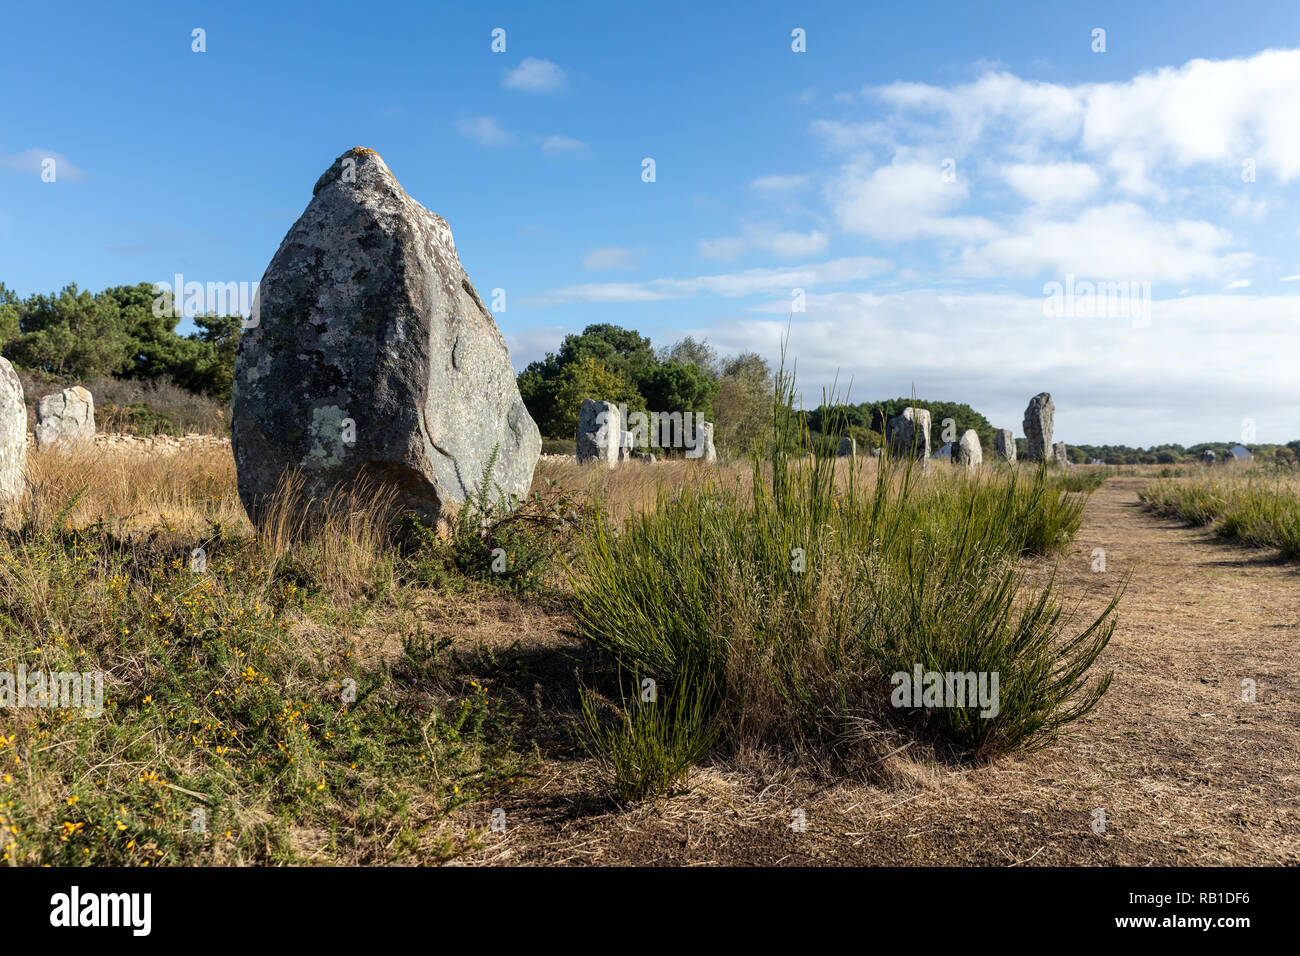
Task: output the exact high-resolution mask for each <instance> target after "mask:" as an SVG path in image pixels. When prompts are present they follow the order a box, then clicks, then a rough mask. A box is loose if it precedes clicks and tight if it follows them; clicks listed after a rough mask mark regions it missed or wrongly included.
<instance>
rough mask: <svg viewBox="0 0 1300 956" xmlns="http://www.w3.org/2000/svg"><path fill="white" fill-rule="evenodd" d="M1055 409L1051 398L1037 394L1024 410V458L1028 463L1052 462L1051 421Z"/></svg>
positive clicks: (1041, 393) (1045, 394) (1040, 393)
mask: <svg viewBox="0 0 1300 956" xmlns="http://www.w3.org/2000/svg"><path fill="white" fill-rule="evenodd" d="M1055 413H1056V407H1055V406H1054V405H1053V404H1052V396H1051V395H1050V394H1048V393H1047V392H1039V393H1038V394H1037V395H1035V396H1034V397H1033V398H1031V399H1030V400H1029V406H1028V407H1027V408H1026V409H1025V422H1024V425H1025V457H1026V458H1028V459H1029V460H1030V461H1038V460H1039V459H1046V460H1047V461H1051V460H1052V419H1053V416H1054V415H1055Z"/></svg>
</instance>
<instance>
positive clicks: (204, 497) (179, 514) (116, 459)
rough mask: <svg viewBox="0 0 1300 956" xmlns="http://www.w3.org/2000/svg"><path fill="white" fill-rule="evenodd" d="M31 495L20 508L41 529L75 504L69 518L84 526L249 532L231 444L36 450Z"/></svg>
mask: <svg viewBox="0 0 1300 956" xmlns="http://www.w3.org/2000/svg"><path fill="white" fill-rule="evenodd" d="M27 474H28V481H29V486H30V494H29V495H28V496H27V498H26V499H25V501H24V502H23V504H22V506H21V507H20V508H19V509H18V510H17V517H18V519H19V520H20V521H22V522H25V523H28V524H30V525H31V526H33V527H36V528H41V529H44V528H47V527H48V526H49V523H50V522H51V521H52V520H53V519H54V516H55V515H58V514H59V513H60V512H62V511H63V510H64V509H65V508H67V507H68V505H69V504H70V503H72V509H71V511H69V512H68V513H67V514H66V516H65V517H66V520H67V521H69V522H70V523H71V524H73V525H74V526H77V527H80V526H84V525H86V524H90V523H91V522H95V521H103V522H105V523H106V524H108V525H109V526H110V527H112V528H113V529H114V530H115V531H122V532H125V531H132V530H134V531H147V530H150V529H155V528H166V529H169V530H171V531H175V532H177V533H179V534H182V535H184V534H189V535H191V536H193V535H197V534H201V533H204V532H206V531H207V529H208V528H209V527H210V526H211V525H213V524H217V525H220V526H221V527H223V528H229V529H231V530H232V531H236V532H240V533H247V532H249V531H251V529H252V526H251V525H250V524H249V521H248V518H247V516H246V515H245V514H244V509H243V506H242V505H241V504H240V503H239V494H238V492H237V490H236V485H235V460H234V458H233V456H232V455H231V453H230V450H229V448H212V447H210V446H203V445H199V446H195V447H194V448H193V449H187V450H186V451H184V452H182V453H179V454H170V455H169V454H162V453H157V454H141V453H139V452H138V451H135V450H128V449H119V448H114V447H112V446H106V447H105V446H84V447H80V448H70V449H66V450H65V449H59V450H49V449H46V450H42V451H32V452H31V453H30V454H29V455H28V456H27Z"/></svg>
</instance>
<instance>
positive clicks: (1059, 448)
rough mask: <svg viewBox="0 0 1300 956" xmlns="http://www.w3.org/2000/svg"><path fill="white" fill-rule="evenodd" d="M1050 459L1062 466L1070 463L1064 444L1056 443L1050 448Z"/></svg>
mask: <svg viewBox="0 0 1300 956" xmlns="http://www.w3.org/2000/svg"><path fill="white" fill-rule="evenodd" d="M1052 457H1053V458H1054V459H1056V460H1057V461H1059V462H1060V463H1061V464H1062V465H1068V464H1069V463H1070V453H1069V452H1068V451H1066V448H1065V442H1063V441H1058V442H1057V443H1056V444H1054V445H1053V446H1052Z"/></svg>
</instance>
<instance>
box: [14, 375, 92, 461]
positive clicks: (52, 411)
mask: <svg viewBox="0 0 1300 956" xmlns="http://www.w3.org/2000/svg"><path fill="white" fill-rule="evenodd" d="M24 430H26V429H24ZM94 440H95V399H94V398H93V397H91V394H90V392H88V391H86V390H85V389H84V388H82V387H81V386H80V385H74V386H72V388H65V389H64V390H63V391H61V392H55V393H54V394H52V395H46V396H45V397H44V398H42V399H41V400H40V401H39V402H37V403H36V447H37V448H49V447H51V446H53V445H64V446H72V445H82V444H88V443H90V442H93V441H94Z"/></svg>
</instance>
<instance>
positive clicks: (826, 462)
mask: <svg viewBox="0 0 1300 956" xmlns="http://www.w3.org/2000/svg"><path fill="white" fill-rule="evenodd" d="M775 384H776V388H775V395H776V398H775V406H774V412H775V414H774V416H773V422H774V425H773V427H774V435H773V439H774V440H773V442H772V445H771V447H772V452H771V457H770V459H769V460H767V461H758V460H756V461H755V462H754V464H753V481H752V483H751V484H750V485H749V487H747V488H744V487H742V486H741V485H740V483H739V482H735V483H728V482H726V481H725V480H723V479H722V478H721V477H720V476H719V474H718V473H711V475H710V476H709V477H704V478H702V479H701V480H700V481H698V482H692V483H688V484H686V485H685V486H682V487H677V488H663V489H661V490H660V492H659V494H658V498H657V503H656V507H655V508H654V510H652V511H648V512H644V513H640V514H638V515H635V516H633V517H632V518H631V519H629V520H628V521H627V522H626V523H625V525H624V526H623V528H622V529H621V530H616V529H615V528H613V527H612V526H610V525H609V524H608V523H607V522H605V521H603V520H600V519H597V520H596V522H595V523H594V526H593V528H592V531H591V534H590V535H588V536H587V537H586V539H585V541H584V543H583V545H582V546H581V548H580V550H579V553H578V555H577V557H576V559H575V561H574V564H573V588H574V597H575V600H574V608H575V615H576V618H577V622H578V627H579V632H580V633H581V634H582V636H583V637H585V638H586V639H587V640H589V641H591V642H592V643H593V644H594V645H596V646H597V647H598V648H600V649H602V650H603V651H605V652H607V653H608V654H609V655H610V656H611V657H612V658H613V659H614V660H615V661H616V662H617V663H618V664H619V666H620V667H621V668H622V669H624V670H625V671H626V672H627V673H629V674H633V675H638V676H649V677H651V678H652V679H654V680H655V681H657V682H658V683H659V685H660V686H661V687H665V688H668V689H669V691H670V693H680V694H684V695H686V696H687V697H688V698H693V697H694V695H695V693H696V691H695V688H694V686H693V681H694V680H695V678H693V677H689V676H687V675H707V680H708V683H709V686H710V687H711V688H712V691H711V693H710V701H709V708H710V711H711V713H712V715H713V721H714V722H715V724H716V725H717V726H720V727H725V734H724V736H723V738H722V739H723V742H725V743H728V744H730V745H732V746H735V747H740V746H747V745H754V744H765V743H772V744H778V745H793V746H794V747H796V748H800V749H802V748H803V747H805V746H809V745H817V744H822V745H825V744H831V743H833V742H835V741H837V740H843V739H844V738H845V731H846V727H848V726H849V725H850V724H851V723H852V722H853V721H855V720H857V719H860V718H863V717H865V718H867V719H868V720H872V721H880V722H884V723H887V724H888V725H892V726H893V727H896V728H903V729H906V730H908V731H910V732H914V733H916V734H917V735H918V736H923V737H927V738H930V739H933V740H936V741H937V742H940V743H944V744H948V745H951V746H952V747H954V748H956V749H958V750H960V751H963V752H967V753H970V754H975V755H979V756H992V755H995V754H997V753H1000V752H1005V751H1009V750H1015V749H1030V748H1034V747H1038V746H1041V745H1043V744H1045V743H1046V742H1048V741H1050V740H1051V739H1052V738H1053V736H1054V735H1055V734H1056V732H1057V731H1058V730H1059V729H1060V728H1061V727H1062V726H1063V725H1064V724H1066V723H1068V722H1069V721H1071V720H1074V719H1077V718H1078V717H1080V716H1082V715H1084V714H1086V713H1087V712H1088V711H1090V710H1091V709H1092V708H1093V707H1095V706H1096V704H1097V703H1098V702H1099V700H1100V699H1101V696H1102V695H1103V694H1104V693H1105V690H1106V688H1107V686H1108V685H1109V680H1110V678H1109V676H1104V677H1101V678H1100V679H1097V680H1090V679H1089V676H1088V673H1089V669H1090V667H1091V666H1092V664H1093V662H1094V661H1095V660H1096V658H1097V656H1098V654H1100V652H1101V651H1102V649H1103V648H1104V647H1105V646H1106V643H1107V642H1108V641H1109V639H1110V637H1111V634H1112V633H1113V632H1114V628H1115V610H1116V606H1117V602H1118V596H1117V597H1116V598H1115V600H1114V601H1112V602H1111V604H1110V605H1109V606H1108V607H1107V608H1106V609H1105V610H1104V611H1103V612H1102V613H1101V614H1100V615H1099V616H1098V617H1097V618H1096V619H1095V620H1093V621H1091V622H1090V623H1087V625H1086V626H1084V627H1083V628H1082V629H1081V630H1077V631H1074V632H1071V629H1070V622H1069V621H1067V620H1066V619H1065V617H1064V616H1063V614H1062V609H1061V606H1060V603H1059V600H1058V587H1057V584H1056V581H1055V578H1054V577H1053V578H1052V580H1050V581H1049V582H1048V583H1047V584H1045V585H1042V586H1038V587H1034V586H1030V585H1029V584H1028V583H1027V582H1026V580H1025V578H1024V576H1023V573H1022V571H1021V569H1020V566H1019V559H1020V558H1021V556H1022V555H1024V554H1026V553H1042V554H1049V553H1052V552H1055V551H1057V550H1059V549H1060V548H1061V547H1063V546H1064V545H1065V544H1066V543H1068V541H1069V540H1070V539H1071V538H1072V537H1073V535H1074V533H1075V532H1076V531H1077V530H1078V527H1079V520H1080V518H1081V515H1082V509H1083V502H1084V498H1083V496H1080V495H1072V494H1069V493H1067V492H1066V491H1065V488H1064V487H1063V480H1062V477H1061V476H1060V474H1059V472H1051V471H1049V470H1047V469H1046V468H1044V467H1039V468H1037V469H1033V470H1030V469H1024V470H1005V469H1004V470H1000V471H998V472H997V473H993V472H992V471H991V470H990V471H989V472H986V473H984V474H978V475H969V474H967V473H965V472H963V471H961V470H960V469H956V468H953V467H952V466H949V465H947V464H946V463H940V462H932V463H922V462H917V461H915V460H913V459H912V457H911V456H908V455H900V456H892V455H891V454H890V452H889V451H888V450H886V451H885V452H884V453H882V455H881V457H880V458H879V459H877V466H876V468H875V471H874V475H872V474H871V473H870V467H869V466H868V465H867V464H866V463H865V462H863V463H861V464H851V463H849V462H848V461H847V460H845V459H840V460H839V461H838V462H837V461H836V459H833V458H830V457H824V456H811V457H796V454H795V449H797V448H799V447H801V445H802V446H803V447H806V443H804V442H803V441H802V439H804V438H805V436H804V435H802V434H801V427H802V426H801V422H802V418H801V416H800V415H798V414H797V413H796V411H795V406H794V401H795V390H794V378H793V375H792V374H788V373H787V372H786V371H785V369H784V365H783V366H782V370H781V372H780V373H779V374H778V376H777V379H776V383H775ZM825 404H827V405H834V404H837V403H836V401H835V400H834V397H833V396H832V397H830V398H827V399H826V400H825ZM846 425H847V423H845V422H833V423H830V424H829V425H828V432H830V433H836V432H838V433H839V434H842V433H843V431H844V430H845V429H846ZM918 665H919V666H920V667H921V669H922V671H923V672H927V673H928V672H938V673H939V674H947V673H958V672H960V673H968V672H973V673H975V674H984V675H985V677H986V678H988V680H987V684H986V686H987V687H988V688H990V689H991V688H992V686H993V685H992V679H991V677H992V675H993V674H994V673H996V675H997V700H996V706H994V707H989V706H982V707H981V706H979V705H978V703H977V702H976V701H973V700H966V701H964V702H963V703H962V704H960V705H955V706H943V707H929V706H926V707H923V706H920V705H921V703H922V700H921V695H920V693H919V691H918V695H917V699H915V700H914V701H912V705H906V704H905V705H904V706H893V703H894V701H895V699H896V698H895V695H894V694H893V693H892V688H893V686H894V684H895V683H897V682H896V680H895V676H894V675H896V674H900V673H905V674H908V675H911V674H913V673H914V672H915V669H916V667H917V666H918ZM682 685H690V686H685V687H684V686H682ZM981 714H983V715H982V716H981Z"/></svg>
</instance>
